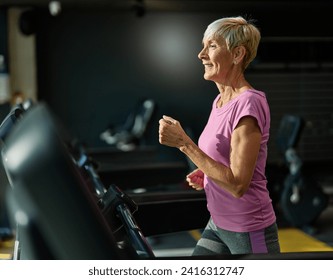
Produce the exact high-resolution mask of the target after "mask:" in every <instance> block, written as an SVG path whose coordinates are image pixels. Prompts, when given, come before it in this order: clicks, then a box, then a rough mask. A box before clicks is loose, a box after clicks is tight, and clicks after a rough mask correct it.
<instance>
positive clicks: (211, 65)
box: [204, 63, 213, 68]
mask: <svg viewBox="0 0 333 280" xmlns="http://www.w3.org/2000/svg"><path fill="white" fill-rule="evenodd" d="M204 67H205V68H211V67H213V64H208V63H207V64H204Z"/></svg>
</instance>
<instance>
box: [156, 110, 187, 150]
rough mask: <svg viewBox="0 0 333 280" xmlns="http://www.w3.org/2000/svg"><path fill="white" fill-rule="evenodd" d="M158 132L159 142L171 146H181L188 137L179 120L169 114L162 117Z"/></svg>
mask: <svg viewBox="0 0 333 280" xmlns="http://www.w3.org/2000/svg"><path fill="white" fill-rule="evenodd" d="M158 132H159V142H160V143H161V144H163V145H166V146H169V147H175V148H181V147H182V146H184V145H185V144H186V140H187V139H188V136H187V134H186V133H185V131H184V129H183V128H182V126H181V125H180V123H179V121H177V120H175V119H173V118H171V117H168V116H163V118H162V119H160V121H159V130H158Z"/></svg>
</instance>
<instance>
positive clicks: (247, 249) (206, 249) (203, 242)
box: [193, 219, 280, 255]
mask: <svg viewBox="0 0 333 280" xmlns="http://www.w3.org/2000/svg"><path fill="white" fill-rule="evenodd" d="M279 252H280V245H279V239H278V230H277V225H276V223H274V224H272V225H271V226H269V227H267V228H264V229H262V230H258V231H252V232H233V231H227V230H224V229H221V228H219V227H217V226H216V225H215V224H214V222H213V220H212V219H210V220H209V222H208V224H207V226H206V228H205V230H204V231H203V233H202V236H201V239H199V241H198V243H197V245H196V246H195V248H194V251H193V255H216V254H219V255H220V254H221V255H223V254H224V255H225V254H227V255H231V254H260V253H279Z"/></svg>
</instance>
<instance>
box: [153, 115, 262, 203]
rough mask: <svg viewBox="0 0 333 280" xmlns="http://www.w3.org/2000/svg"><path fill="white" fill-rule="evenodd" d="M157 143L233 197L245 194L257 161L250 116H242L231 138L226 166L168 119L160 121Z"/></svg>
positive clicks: (257, 138) (254, 126)
mask: <svg viewBox="0 0 333 280" xmlns="http://www.w3.org/2000/svg"><path fill="white" fill-rule="evenodd" d="M159 141H160V143H161V144H164V145H167V146H170V147H176V148H179V149H180V150H181V151H182V152H183V153H184V154H185V155H187V156H188V157H189V158H190V159H191V161H192V162H193V163H194V164H195V165H196V166H197V167H198V168H199V169H200V170H202V172H204V173H205V174H206V175H207V176H208V177H209V178H210V179H212V180H213V181H214V182H216V183H217V184H218V185H219V186H220V187H221V188H223V189H225V190H227V191H228V192H230V193H231V194H232V195H233V196H234V197H238V198H239V197H242V196H243V194H244V193H245V192H246V191H247V189H248V187H249V184H250V182H251V178H252V176H253V171H254V169H255V164H256V161H257V157H258V153H259V149H260V142H261V132H260V129H259V126H258V124H257V121H256V119H255V118H253V117H243V118H242V119H241V120H240V121H239V123H238V125H237V127H236V128H235V130H234V131H233V133H232V136H231V152H230V167H227V166H225V165H223V164H221V163H219V162H217V161H215V160H213V159H212V158H211V157H209V156H208V155H207V154H205V153H204V152H203V151H202V150H201V149H200V148H199V147H198V146H197V145H196V144H195V143H194V142H193V141H192V139H191V138H190V137H189V136H188V135H187V134H186V133H185V132H184V130H183V128H182V127H181V125H180V123H179V122H178V121H177V120H174V119H173V118H171V117H167V116H164V117H163V119H161V120H160V128H159Z"/></svg>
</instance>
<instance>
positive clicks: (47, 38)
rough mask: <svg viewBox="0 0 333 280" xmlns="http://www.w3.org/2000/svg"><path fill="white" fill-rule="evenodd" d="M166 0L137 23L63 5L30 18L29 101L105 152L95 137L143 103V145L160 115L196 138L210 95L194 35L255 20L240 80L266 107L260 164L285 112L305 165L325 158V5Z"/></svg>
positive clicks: (332, 134)
mask: <svg viewBox="0 0 333 280" xmlns="http://www.w3.org/2000/svg"><path fill="white" fill-rule="evenodd" d="M148 2H149V1H148ZM150 2H153V1H150ZM157 2H158V1H157ZM160 2H163V1H160ZM164 2H166V3H167V2H168V1H164ZM186 2H187V3H188V5H187V6H186ZM96 3H97V2H96ZM169 3H172V5H171V4H170V5H169V6H167V5H166V6H165V8H160V9H155V10H154V9H151V10H149V9H147V10H146V11H145V13H144V15H143V16H142V15H141V16H138V14H137V12H136V11H135V10H124V9H123V10H117V9H115V8H114V7H111V6H103V5H102V6H98V7H97V6H95V7H94V6H93V5H90V6H89V5H88V6H84V7H82V6H75V7H73V6H70V7H69V8H68V9H66V8H65V7H64V9H63V11H62V12H61V13H60V15H58V16H56V17H53V16H51V15H50V14H49V13H48V11H47V10H45V9H37V10H36V12H34V13H33V16H32V17H31V18H30V21H32V23H33V24H32V25H33V26H34V30H35V32H36V39H37V50H36V51H37V63H38V97H39V99H41V100H44V101H46V102H47V103H48V104H49V105H50V107H51V108H52V109H53V110H54V112H55V113H56V114H57V115H58V116H59V117H60V119H61V120H62V121H63V122H64V124H65V125H66V127H67V128H68V129H69V130H70V131H71V132H72V133H73V135H75V136H76V137H78V138H79V139H81V140H82V141H84V142H85V143H86V144H87V145H88V146H91V147H99V146H104V145H105V144H104V143H103V142H102V141H101V140H100V139H99V135H100V133H101V132H102V131H104V130H105V129H106V128H107V126H108V125H109V124H111V123H112V124H117V123H121V122H123V121H124V120H125V119H126V116H127V114H128V112H129V111H130V110H131V109H132V108H133V107H134V106H135V104H136V102H137V101H138V100H139V99H141V98H143V97H150V98H153V99H154V100H155V101H156V102H157V104H158V114H157V117H156V120H155V122H154V125H153V127H152V129H151V130H150V133H149V135H148V139H147V142H148V144H151V145H157V146H158V141H157V128H158V119H159V118H160V117H161V115H162V114H168V115H171V116H173V117H175V118H177V119H179V120H180V121H181V123H182V125H183V126H184V127H191V129H192V130H193V132H194V135H195V137H198V136H199V133H200V131H201V129H202V128H203V126H204V125H205V123H206V120H207V117H208V114H209V111H210V106H211V102H212V100H213V99H214V98H215V96H216V95H217V94H218V92H217V89H216V87H215V85H214V84H213V83H212V82H208V81H205V80H204V79H203V68H202V65H201V62H200V61H199V60H198V58H197V54H198V52H199V51H200V49H201V40H202V35H203V32H204V30H205V28H206V26H207V25H208V24H209V23H210V22H212V21H213V20H215V19H217V18H220V17H222V16H234V15H243V16H245V17H250V18H254V19H256V20H257V21H256V25H257V26H258V27H259V28H260V30H261V32H262V37H263V38H262V44H261V46H260V48H259V52H258V57H257V59H256V60H255V61H254V62H253V64H252V66H251V67H250V68H249V69H248V70H247V72H246V75H247V77H248V80H249V81H250V82H251V83H252V84H253V86H254V87H255V88H257V89H260V90H263V91H265V92H266V94H267V97H268V100H269V102H270V105H271V111H272V130H271V143H270V154H269V161H270V162H275V161H277V160H278V159H279V154H278V152H277V150H276V147H275V142H274V140H275V137H276V130H277V127H278V125H279V121H280V118H281V116H282V115H283V114H285V113H294V114H299V115H301V116H303V117H304V118H305V120H306V128H305V131H304V134H303V137H302V139H301V143H300V152H301V154H302V156H303V158H304V159H305V160H333V147H332V145H331V143H332V140H333V139H332V138H333V98H332V91H333V90H332V83H333V82H332V81H333V79H332V78H333V74H332V69H333V55H332V44H333V32H332V29H331V22H330V17H331V16H330V15H331V12H332V7H333V5H332V1H324V2H321V1H292V2H291V1H169ZM175 3H176V4H177V3H178V4H179V5H178V6H177V5H175ZM205 3H206V4H205Z"/></svg>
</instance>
